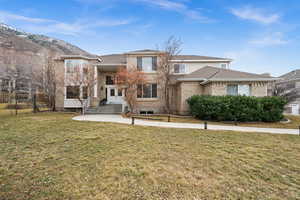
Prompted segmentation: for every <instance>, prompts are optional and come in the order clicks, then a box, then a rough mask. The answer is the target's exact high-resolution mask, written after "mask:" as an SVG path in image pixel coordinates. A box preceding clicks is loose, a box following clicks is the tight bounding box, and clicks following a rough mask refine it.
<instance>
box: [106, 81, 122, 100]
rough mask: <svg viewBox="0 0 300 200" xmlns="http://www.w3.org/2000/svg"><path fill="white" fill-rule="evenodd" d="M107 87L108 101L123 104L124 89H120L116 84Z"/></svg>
mask: <svg viewBox="0 0 300 200" xmlns="http://www.w3.org/2000/svg"><path fill="white" fill-rule="evenodd" d="M106 88H107V103H109V104H123V102H124V99H123V96H124V91H123V90H122V89H118V88H117V87H116V86H115V85H108V86H106Z"/></svg>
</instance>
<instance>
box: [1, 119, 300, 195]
mask: <svg viewBox="0 0 300 200" xmlns="http://www.w3.org/2000/svg"><path fill="white" fill-rule="evenodd" d="M71 117H72V115H70V114H62V113H40V114H26V115H22V116H18V117H15V116H6V117H0V130H1V131H0V199H239V198H240V199H251V198H252V199H297V198H300V184H299V183H300V157H299V154H300V137H299V136H293V135H272V134H257V133H237V132H229V131H204V130H190V129H169V128H153V127H140V126H128V125H120V124H112V123H93V122H78V121H73V120H71Z"/></svg>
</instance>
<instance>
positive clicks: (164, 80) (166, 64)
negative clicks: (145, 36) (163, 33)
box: [158, 36, 182, 113]
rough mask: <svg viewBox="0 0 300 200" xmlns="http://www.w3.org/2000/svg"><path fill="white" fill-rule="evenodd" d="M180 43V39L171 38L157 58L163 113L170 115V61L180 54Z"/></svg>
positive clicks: (171, 65) (171, 64)
mask: <svg viewBox="0 0 300 200" xmlns="http://www.w3.org/2000/svg"><path fill="white" fill-rule="evenodd" d="M181 46H182V42H181V40H180V39H178V38H176V37H174V36H171V37H170V38H169V39H168V40H167V41H166V42H165V43H164V44H163V46H162V47H161V51H162V53H161V54H160V56H159V63H158V72H159V74H160V76H159V81H160V82H161V86H162V93H163V99H164V103H165V112H167V113H170V112H171V109H170V104H171V102H170V101H171V100H170V77H171V74H172V67H173V63H172V60H173V58H174V57H175V56H177V55H178V54H179V53H180V52H181Z"/></svg>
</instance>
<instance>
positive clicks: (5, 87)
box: [0, 79, 9, 92]
mask: <svg viewBox="0 0 300 200" xmlns="http://www.w3.org/2000/svg"><path fill="white" fill-rule="evenodd" d="M0 89H1V90H2V91H3V92H8V90H9V80H7V79H2V81H1V80H0Z"/></svg>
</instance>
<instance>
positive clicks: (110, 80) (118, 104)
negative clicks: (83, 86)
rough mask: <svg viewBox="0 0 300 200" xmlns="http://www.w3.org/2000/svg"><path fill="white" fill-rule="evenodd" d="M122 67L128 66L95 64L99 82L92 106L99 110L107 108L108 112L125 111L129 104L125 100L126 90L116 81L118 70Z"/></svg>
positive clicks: (95, 89) (95, 88)
mask: <svg viewBox="0 0 300 200" xmlns="http://www.w3.org/2000/svg"><path fill="white" fill-rule="evenodd" d="M121 67H126V66H123V65H104V64H99V65H96V66H95V78H96V79H97V84H96V85H95V87H94V98H93V102H92V106H91V107H92V108H93V109H94V110H95V109H96V110H97V111H99V110H101V109H102V110H105V111H106V113H109V110H111V111H112V113H115V112H116V110H117V111H119V112H124V111H125V108H126V106H127V105H126V101H125V100H124V96H125V91H124V89H120V88H118V87H117V85H116V83H115V79H116V74H117V71H118V69H119V68H121ZM114 105H115V106H114ZM107 108H111V109H107ZM117 108H118V109H117Z"/></svg>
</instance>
